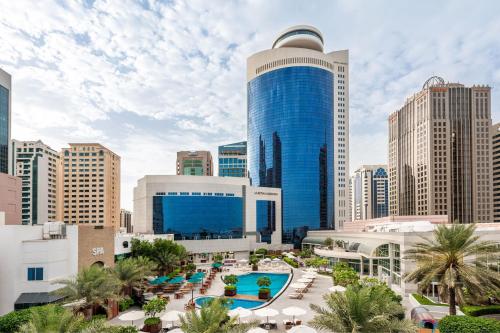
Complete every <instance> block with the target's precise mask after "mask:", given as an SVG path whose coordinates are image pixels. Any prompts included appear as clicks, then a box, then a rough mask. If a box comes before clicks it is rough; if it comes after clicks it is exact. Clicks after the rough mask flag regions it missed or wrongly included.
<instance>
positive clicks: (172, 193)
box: [156, 192, 234, 197]
mask: <svg viewBox="0 0 500 333" xmlns="http://www.w3.org/2000/svg"><path fill="white" fill-rule="evenodd" d="M156 195H158V196H164V195H169V196H170V195H184V196H185V195H189V192H167V193H165V192H156ZM191 195H194V196H198V195H202V193H201V192H191ZM203 195H206V196H212V195H213V196H216V197H223V196H224V195H225V196H226V197H234V193H225V194H224V193H219V192H216V193H212V192H203Z"/></svg>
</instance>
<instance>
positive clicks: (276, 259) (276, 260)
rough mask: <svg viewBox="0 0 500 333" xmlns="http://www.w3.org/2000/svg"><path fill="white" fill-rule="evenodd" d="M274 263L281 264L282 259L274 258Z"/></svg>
mask: <svg viewBox="0 0 500 333" xmlns="http://www.w3.org/2000/svg"><path fill="white" fill-rule="evenodd" d="M273 261H274V262H280V261H281V259H280V258H274V259H273Z"/></svg>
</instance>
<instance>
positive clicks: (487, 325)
mask: <svg viewBox="0 0 500 333" xmlns="http://www.w3.org/2000/svg"><path fill="white" fill-rule="evenodd" d="M439 331H440V332H441V333H495V332H497V333H498V332H500V322H499V321H496V320H494V319H486V318H476V317H469V316H446V317H444V318H443V319H441V320H440V321H439Z"/></svg>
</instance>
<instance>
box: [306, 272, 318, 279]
mask: <svg viewBox="0 0 500 333" xmlns="http://www.w3.org/2000/svg"><path fill="white" fill-rule="evenodd" d="M317 276H318V273H313V272H306V274H304V275H302V277H311V278H315V277H317Z"/></svg>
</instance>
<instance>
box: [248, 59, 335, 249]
mask: <svg viewBox="0 0 500 333" xmlns="http://www.w3.org/2000/svg"><path fill="white" fill-rule="evenodd" d="M247 89H248V154H249V156H248V166H249V177H250V179H251V182H252V185H254V186H264V187H276V188H281V189H282V201H283V202H282V204H283V206H282V211H283V221H282V224H283V242H284V243H293V244H295V245H297V246H300V242H301V241H302V238H304V236H305V235H306V233H307V230H311V229H331V228H333V226H334V221H333V212H334V207H333V206H334V188H333V177H334V175H333V158H334V156H333V154H334V149H333V73H331V72H329V71H327V70H325V69H321V68H316V67H308V66H296V67H286V68H280V69H277V70H274V71H271V72H267V73H265V74H262V75H260V76H258V77H256V78H255V79H253V80H252V81H250V82H249V83H248V86H247Z"/></svg>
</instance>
